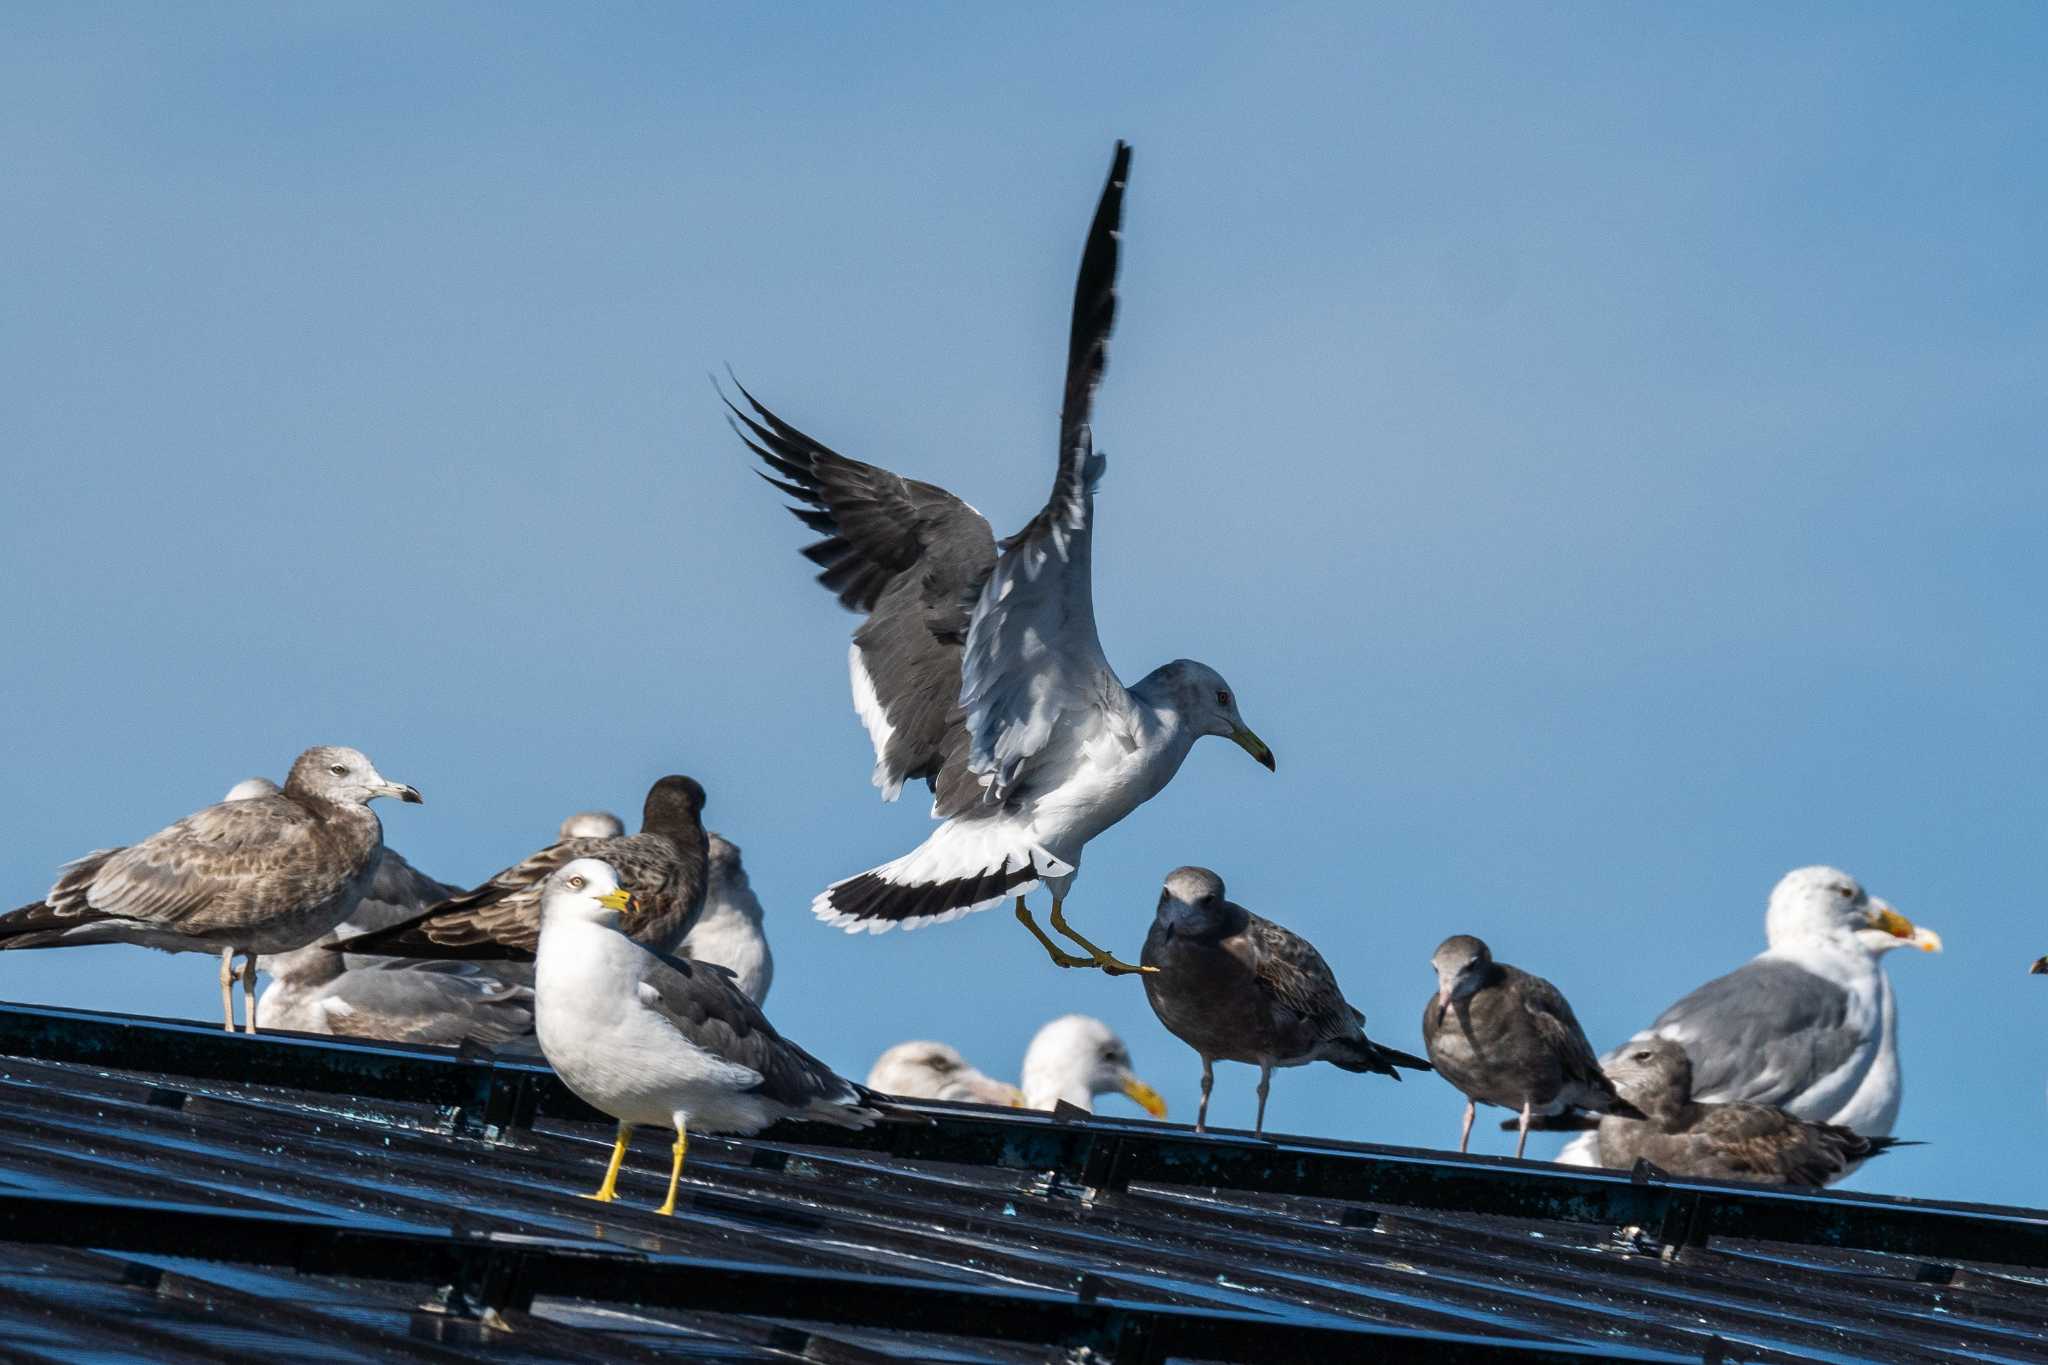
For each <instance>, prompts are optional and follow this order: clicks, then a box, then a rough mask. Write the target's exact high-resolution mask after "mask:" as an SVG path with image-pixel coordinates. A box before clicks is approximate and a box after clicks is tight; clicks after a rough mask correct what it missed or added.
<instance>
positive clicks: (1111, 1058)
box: [1023, 1014, 1166, 1119]
mask: <svg viewBox="0 0 2048 1365" xmlns="http://www.w3.org/2000/svg"><path fill="white" fill-rule="evenodd" d="M1023 1079H1024V1103H1025V1104H1026V1105H1028V1106H1029V1107H1030V1108H1033V1109H1050V1108H1052V1107H1053V1105H1054V1104H1056V1103H1057V1102H1059V1101H1060V1100H1065V1101H1067V1103H1069V1104H1075V1105H1079V1106H1080V1107H1081V1108H1083V1109H1092V1108H1093V1107H1094V1098H1095V1096H1097V1095H1111V1094H1116V1095H1123V1096H1126V1097H1127V1098H1129V1099H1130V1100H1132V1101H1133V1102H1135V1103H1136V1104H1137V1105H1138V1107H1139V1108H1141V1109H1143V1110H1144V1111H1145V1112H1146V1113H1148V1114H1150V1115H1151V1116H1152V1117H1153V1118H1155V1119H1159V1118H1165V1117H1166V1101H1165V1100H1163V1099H1161V1098H1160V1097H1159V1092H1158V1091H1157V1090H1154V1089H1153V1088H1152V1087H1151V1086H1149V1085H1147V1084H1145V1083H1144V1082H1143V1081H1141V1080H1139V1079H1138V1077H1137V1074H1136V1073H1135V1072H1133V1071H1132V1070H1131V1050H1130V1049H1129V1048H1128V1047H1126V1046H1124V1040H1123V1039H1121V1038H1119V1037H1117V1036H1116V1034H1115V1033H1113V1032H1111V1031H1110V1027H1109V1025H1107V1024H1105V1023H1103V1022H1102V1021H1101V1020H1100V1019H1090V1018H1089V1017H1088V1016H1087V1015H1085V1014H1067V1015H1062V1016H1061V1017H1059V1018H1058V1019H1055V1020H1053V1021H1052V1022H1051V1023H1049V1024H1047V1025H1046V1026H1045V1027H1044V1028H1042V1029H1040V1030H1039V1031H1038V1036H1037V1037H1035V1038H1033V1039H1032V1040H1031V1046H1030V1048H1029V1049H1028V1050H1027V1051H1026V1052H1025V1053H1024V1078H1023Z"/></svg>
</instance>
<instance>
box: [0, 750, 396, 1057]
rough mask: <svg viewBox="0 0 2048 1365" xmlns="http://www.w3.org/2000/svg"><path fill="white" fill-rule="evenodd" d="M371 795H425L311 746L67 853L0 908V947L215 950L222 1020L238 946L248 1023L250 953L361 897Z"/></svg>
mask: <svg viewBox="0 0 2048 1365" xmlns="http://www.w3.org/2000/svg"><path fill="white" fill-rule="evenodd" d="M380 796H395V797H398V798H399V799H400V800H402V801H408V802H414V803H417V802H418V801H419V799H420V794H419V793H418V792H417V791H414V790H413V789H412V788H411V787H408V786H405V785H403V784H402V783H398V782H391V781H387V780H386V779H385V778H384V776H383V775H382V774H381V773H379V772H378V771H377V768H376V765H374V764H373V763H371V762H370V760H369V759H368V758H366V757H364V756H363V755H362V754H361V753H360V752H358V751H357V750H355V749H349V748H343V747H340V746H336V745H319V746H316V747H314V748H311V749H308V750H306V751H305V752H304V753H302V754H300V755H299V757H298V759H297V760H296V761H295V762H294V763H293V764H292V769H291V773H290V775H289V776H288V777H287V778H286V779H285V784H284V788H283V790H282V791H280V792H277V793H275V794H271V795H259V796H254V797H251V798H248V799H241V800H234V801H223V802H221V803H220V804H219V805H215V806H208V807H207V808H206V809H205V810H202V811H199V812H197V813H196V814H193V815H188V816H186V817H185V818H184V819H182V820H180V821H178V822H177V823H176V824H174V825H171V826H170V827H169V828H167V829H163V830H159V831H158V832H157V833H155V834H152V835H151V836H150V837H149V838H147V839H144V840H143V841H142V842H141V843H139V844H132V845H129V846H128V847H125V848H104V849H99V850H97V851H96V852H92V853H88V854H86V855H85V856H84V857H83V858H79V859H77V860H76V861H74V862H71V863H68V864H66V865H65V868H64V872H63V875H62V876H60V877H59V878H58V879H57V884H56V885H55V886H53V887H51V888H50V892H49V894H48V895H47V896H45V897H44V898H43V899H42V900H41V901H38V902H36V903H35V904H33V905H25V906H23V907H22V908H21V909H19V910H16V911H14V912H13V913H11V914H8V915H5V916H0V948H57V947H69V946H72V945H77V944H92V943H135V944H140V945H142V946H143V947H146V948H158V949H162V950H163V951H165V952H172V953H192V952H218V953H220V955H221V959H220V994H221V1014H222V1017H223V1026H224V1027H225V1028H227V1029H228V1030H229V1031H230V1032H232V1031H233V1029H234V1026H235V1020H234V980H235V967H234V959H235V956H236V955H237V954H240V955H241V956H242V957H243V966H242V972H241V976H242V993H243V997H244V1004H243V1008H242V1026H243V1028H244V1029H245V1030H246V1031H248V1032H250V1033H254V1032H255V1031H256V1010H255V1004H256V955H257V954H259V953H279V952H288V951H290V950H291V949H294V948H301V947H304V946H305V945H306V944H308V943H310V942H312V941H313V940H314V939H316V938H318V937H320V935H322V934H324V933H326V932H327V931H328V930H329V929H332V928H333V927H334V926H335V925H336V924H338V923H339V922H340V921H341V919H342V917H343V916H344V915H346V914H348V912H349V910H350V908H351V907H353V906H354V905H355V904H356V902H357V901H358V900H359V899H360V898H361V896H362V893H363V891H364V890H365V889H366V888H367V887H368V886H369V884H370V881H371V878H372V877H373V876H374V875H375V873H376V870H377V863H378V859H379V857H380V855H381V853H382V851H383V847H384V827H383V826H382V825H381V824H380V823H378V820H377V817H376V815H375V814H373V813H372V812H371V811H370V809H369V803H370V802H371V801H373V800H375V799H376V798H378V797H380Z"/></svg>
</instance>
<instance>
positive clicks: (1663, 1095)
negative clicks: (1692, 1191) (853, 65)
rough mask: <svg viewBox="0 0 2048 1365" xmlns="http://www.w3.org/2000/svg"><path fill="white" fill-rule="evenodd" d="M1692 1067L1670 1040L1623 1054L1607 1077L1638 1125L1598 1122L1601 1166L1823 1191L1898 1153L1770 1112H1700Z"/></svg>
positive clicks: (1721, 1107) (1767, 1107) (1617, 1118)
mask: <svg viewBox="0 0 2048 1365" xmlns="http://www.w3.org/2000/svg"><path fill="white" fill-rule="evenodd" d="M1692 1071H1693V1067H1692V1060H1691V1059H1690V1058H1689V1057H1687V1056H1686V1052H1685V1049H1684V1048H1683V1047H1680V1046H1679V1045H1678V1044H1677V1043H1675V1042H1673V1041H1672V1040H1671V1039H1669V1038H1642V1039H1637V1040H1636V1041H1634V1042H1631V1043H1629V1044H1628V1045H1627V1046H1625V1047H1624V1048H1622V1050H1621V1055H1620V1056H1618V1057H1616V1058H1615V1059H1614V1060H1612V1061H1610V1062H1609V1063H1608V1064H1607V1075H1608V1078H1609V1079H1610V1080H1612V1081H1613V1082H1614V1088H1615V1089H1616V1090H1618V1091H1620V1092H1621V1097H1622V1098H1623V1099H1624V1100H1626V1101H1627V1102H1628V1103H1629V1104H1630V1105H1633V1106H1634V1107H1635V1108H1636V1109H1637V1110H1638V1111H1640V1114H1641V1116H1640V1117H1629V1116H1626V1115H1623V1114H1619V1113H1612V1114H1608V1115H1607V1116H1605V1117H1604V1118H1602V1119H1601V1120H1600V1128H1599V1131H1598V1133H1597V1134H1595V1137H1596V1139H1597V1141H1598V1143H1599V1148H1600V1164H1601V1165H1603V1166H1609V1167H1612V1168H1614V1169H1616V1170H1628V1169H1631V1168H1632V1167H1634V1165H1635V1164H1636V1162H1638V1161H1648V1162H1649V1163H1650V1164H1651V1165H1653V1166H1656V1167H1658V1168H1660V1169H1662V1170H1664V1171H1667V1172H1669V1173H1670V1174H1672V1175H1685V1176H1693V1177H1696V1178H1698V1179H1702V1180H1755V1181H1759V1182H1762V1183H1764V1184H1767V1185H1805V1186H1813V1187H1816V1188H1817V1187H1819V1186H1822V1185H1826V1184H1829V1183H1831V1182H1833V1181H1836V1180H1839V1179H1841V1178H1842V1176H1843V1175H1845V1174H1846V1173H1847V1172H1848V1170H1849V1169H1850V1167H1851V1166H1853V1165H1854V1164H1855V1163H1857V1162H1860V1161H1863V1160H1865V1159H1866V1158H1868V1157H1873V1156H1877V1155H1879V1154H1880V1153H1883V1152H1885V1151H1887V1150H1889V1149H1890V1148H1892V1147H1895V1146H1898V1145H1900V1143H1899V1140H1898V1139H1897V1138H1892V1137H1865V1136H1862V1135H1860V1134H1858V1133H1857V1132H1856V1131H1855V1130H1853V1129H1850V1128H1846V1127H1843V1126H1842V1125H1840V1124H1834V1123H1814V1122H1811V1121H1808V1120H1805V1119H1800V1118H1797V1117H1795V1116H1794V1115H1792V1114H1790V1113H1788V1112H1787V1111H1785V1110H1784V1109H1781V1108H1779V1107H1778V1106H1776V1105H1771V1104H1748V1103H1734V1104H1702V1103H1699V1102H1697V1101H1695V1100H1694V1099H1693V1097H1692Z"/></svg>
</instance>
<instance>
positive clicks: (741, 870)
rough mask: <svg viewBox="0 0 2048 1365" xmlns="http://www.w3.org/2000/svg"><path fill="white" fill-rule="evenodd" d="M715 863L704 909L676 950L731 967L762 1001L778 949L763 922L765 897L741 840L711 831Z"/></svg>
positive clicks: (738, 980) (757, 1000)
mask: <svg viewBox="0 0 2048 1365" xmlns="http://www.w3.org/2000/svg"><path fill="white" fill-rule="evenodd" d="M710 868H711V871H710V881H709V883H708V886H707V889H706V890H705V892H704V913H702V914H701V915H699V916H697V923H696V924H695V925H693V926H692V927H691V929H690V932H689V934H688V935H686V936H685V937H684V939H683V946H682V947H681V948H680V949H678V950H677V951H678V952H679V953H680V954H681V955H682V956H684V957H687V958H689V959H690V960H691V961H693V962H715V963H717V964H718V965H719V966H721V967H725V968H728V969H729V970H730V971H731V972H732V974H733V979H734V981H735V983H736V984H738V986H739V988H740V990H741V991H742V992H744V993H745V995H746V997H747V999H749V1000H751V1001H753V1002H754V1003H755V1004H757V1005H758V1004H761V1003H762V1002H764V1001H766V1000H767V999H768V987H769V985H770V983H772V982H773V981H774V980H775V955H774V954H773V953H771V952H770V951H768V935H767V934H766V933H764V932H763V931H762V928H761V917H762V915H763V913H764V912H763V911H762V909H761V898H760V897H758V896H756V895H755V894H754V888H753V887H752V886H751V885H749V884H748V882H747V869H746V867H745V866H744V865H743V864H742V863H741V862H740V846H739V845H738V844H735V843H734V842H732V841H731V840H730V839H727V838H725V837H724V836H723V835H720V834H716V833H714V834H712V835H711V836H710Z"/></svg>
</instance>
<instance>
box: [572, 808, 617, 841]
mask: <svg viewBox="0 0 2048 1365" xmlns="http://www.w3.org/2000/svg"><path fill="white" fill-rule="evenodd" d="M625 832H626V822H625V821H624V820H621V819H620V818H619V817H618V816H616V815H613V814H612V813H611V812H610V811H608V810H579V811H577V812H576V813H575V814H574V815H572V816H570V817H569V818H568V819H566V820H564V821H563V822H562V828H561V830H560V831H559V832H557V833H556V835H555V842H556V843H560V842H562V841H563V840H564V839H616V838H618V837H619V836H620V835H622V834H624V833H625Z"/></svg>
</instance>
